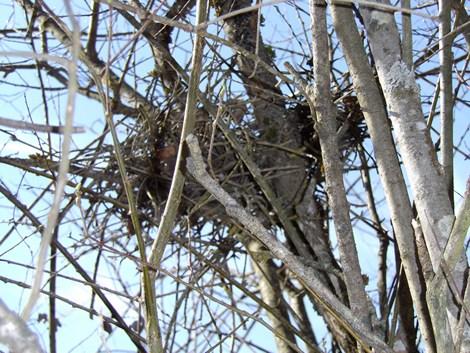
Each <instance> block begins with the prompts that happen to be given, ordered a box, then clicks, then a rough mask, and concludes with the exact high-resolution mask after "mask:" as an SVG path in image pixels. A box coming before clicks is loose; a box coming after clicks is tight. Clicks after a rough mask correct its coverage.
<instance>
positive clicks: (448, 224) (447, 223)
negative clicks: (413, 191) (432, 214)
mask: <svg viewBox="0 0 470 353" xmlns="http://www.w3.org/2000/svg"><path fill="white" fill-rule="evenodd" d="M453 223H454V216H453V215H447V216H444V217H442V218H441V219H440V220H439V221H438V222H437V228H438V231H439V233H440V234H442V235H445V236H446V237H447V236H448V235H449V234H450V232H451V230H452V225H453Z"/></svg>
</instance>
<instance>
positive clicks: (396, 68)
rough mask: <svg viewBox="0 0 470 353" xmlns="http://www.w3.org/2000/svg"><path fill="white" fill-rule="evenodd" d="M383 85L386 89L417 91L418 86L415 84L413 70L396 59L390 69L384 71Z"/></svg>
mask: <svg viewBox="0 0 470 353" xmlns="http://www.w3.org/2000/svg"><path fill="white" fill-rule="evenodd" d="M384 74H385V77H384V78H385V82H386V83H387V84H386V85H385V90H386V91H389V92H391V91H394V90H397V89H398V90H403V89H404V90H410V91H414V92H415V93H419V88H418V86H417V85H416V81H415V79H414V74H413V72H412V71H411V70H410V69H408V66H407V65H406V64H405V63H404V62H403V61H401V60H398V61H396V62H395V63H394V64H393V65H392V67H391V68H390V70H388V71H385V73H384Z"/></svg>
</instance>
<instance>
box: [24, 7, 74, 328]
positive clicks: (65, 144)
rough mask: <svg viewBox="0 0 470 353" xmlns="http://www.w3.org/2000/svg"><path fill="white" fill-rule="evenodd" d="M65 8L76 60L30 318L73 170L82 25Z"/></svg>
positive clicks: (71, 66)
mask: <svg viewBox="0 0 470 353" xmlns="http://www.w3.org/2000/svg"><path fill="white" fill-rule="evenodd" d="M65 8H66V10H67V14H68V16H69V17H70V21H71V23H72V28H73V37H72V47H71V55H72V60H71V61H70V62H69V64H68V70H69V84H68V96H67V105H66V111H65V128H64V139H63V141H62V158H61V161H60V165H59V175H58V177H57V184H56V192H55V194H54V200H53V203H52V207H51V211H50V212H49V215H48V217H47V224H46V228H45V229H44V232H43V234H42V238H41V245H40V248H39V254H38V256H37V265H36V274H35V275H34V281H33V285H32V286H31V293H30V296H29V298H28V301H27V303H26V305H25V307H24V309H23V312H22V313H21V317H22V318H23V319H24V320H27V319H28V318H29V317H30V315H31V312H32V310H33V308H34V305H35V304H36V302H37V300H38V299H39V294H40V289H41V285H42V277H43V274H44V266H45V264H46V260H47V253H48V250H49V245H50V242H51V239H52V235H53V233H54V229H55V227H56V222H57V217H58V215H59V208H60V203H61V201H62V198H63V195H64V189H65V185H66V184H67V173H68V169H69V152H70V144H71V141H72V127H73V116H74V110H75V98H76V94H77V87H78V79H77V66H78V65H77V62H78V53H79V50H80V26H79V24H78V22H77V20H76V18H75V14H74V13H73V10H72V7H71V4H70V2H69V1H65Z"/></svg>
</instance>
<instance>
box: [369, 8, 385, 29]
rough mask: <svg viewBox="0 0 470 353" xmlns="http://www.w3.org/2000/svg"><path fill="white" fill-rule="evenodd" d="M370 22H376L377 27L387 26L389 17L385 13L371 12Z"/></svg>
mask: <svg viewBox="0 0 470 353" xmlns="http://www.w3.org/2000/svg"><path fill="white" fill-rule="evenodd" d="M370 20H371V21H374V22H376V23H377V25H378V26H382V25H388V24H389V23H390V15H389V14H388V13H387V12H385V11H371V12H370Z"/></svg>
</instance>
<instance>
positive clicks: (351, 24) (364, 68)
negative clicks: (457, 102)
mask: <svg viewBox="0 0 470 353" xmlns="http://www.w3.org/2000/svg"><path fill="white" fill-rule="evenodd" d="M332 19H333V24H334V27H335V30H336V34H337V36H338V39H339V40H340V43H341V47H342V49H343V52H344V55H345V60H346V62H347V64H348V67H349V70H350V73H351V77H352V80H353V85H354V89H355V91H356V93H357V97H358V100H359V103H360V105H361V108H362V111H363V114H364V118H365V120H366V123H367V126H368V129H369V133H370V136H371V140H372V144H373V147H374V154H375V157H376V161H377V166H378V171H379V176H380V180H381V182H382V186H383V188H384V192H385V197H386V201H387V205H388V208H389V210H390V214H391V220H392V224H393V227H394V230H395V235H396V240H397V245H398V249H399V251H400V257H401V260H402V263H403V267H404V270H405V274H406V278H407V280H408V286H409V288H410V291H411V295H412V297H413V302H414V304H415V306H416V310H417V312H418V313H419V314H418V320H419V324H420V327H421V332H422V335H423V339H424V342H425V346H426V349H427V351H428V352H433V351H434V348H433V347H434V344H433V340H434V339H433V334H432V327H431V323H430V322H429V320H426V318H427V317H429V315H428V314H427V312H428V309H427V307H426V304H425V303H424V301H423V293H424V290H423V288H422V286H421V283H420V279H419V276H418V273H419V264H418V259H417V252H416V246H415V242H414V230H413V227H412V225H411V222H412V219H413V212H412V209H411V205H410V202H409V199H408V193H407V190H406V185H405V181H404V179H403V175H402V174H401V168H400V164H399V161H398V158H397V155H396V150H395V144H394V141H393V138H392V134H391V132H390V127H389V122H388V118H387V114H386V110H385V107H384V103H383V98H382V95H381V93H380V89H379V87H378V85H377V82H376V80H375V78H374V74H373V72H372V69H371V67H370V66H369V63H368V59H367V55H366V53H365V51H364V48H363V45H362V39H361V37H360V34H359V32H358V30H357V28H356V25H355V21H354V17H353V14H352V11H351V9H350V8H349V7H346V6H332Z"/></svg>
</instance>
